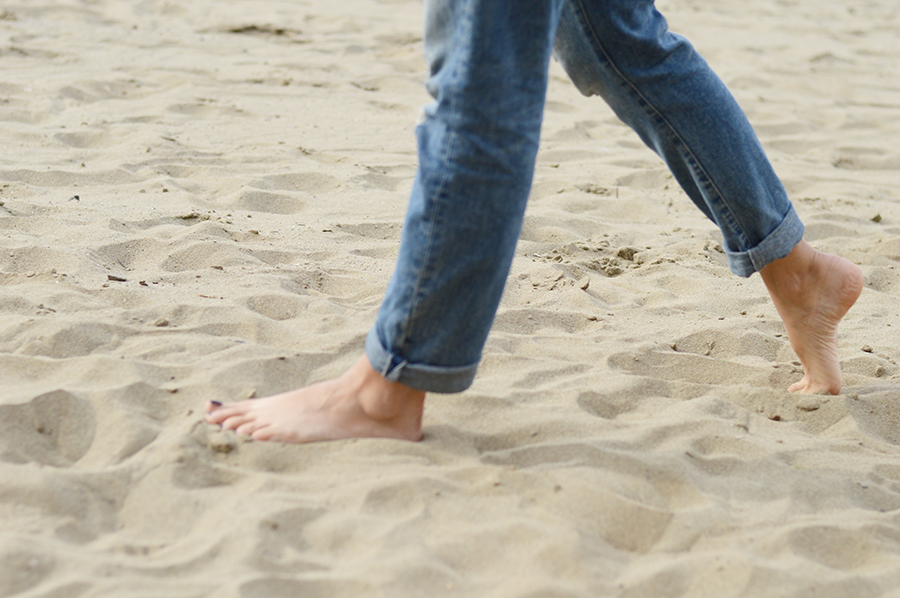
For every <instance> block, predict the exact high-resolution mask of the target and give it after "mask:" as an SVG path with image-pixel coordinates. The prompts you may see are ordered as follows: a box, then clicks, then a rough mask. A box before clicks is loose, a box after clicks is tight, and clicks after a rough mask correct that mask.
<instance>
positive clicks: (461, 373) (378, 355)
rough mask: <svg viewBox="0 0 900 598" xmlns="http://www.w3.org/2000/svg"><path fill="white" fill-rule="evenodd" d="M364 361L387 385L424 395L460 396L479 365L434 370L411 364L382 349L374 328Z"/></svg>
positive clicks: (437, 367)
mask: <svg viewBox="0 0 900 598" xmlns="http://www.w3.org/2000/svg"><path fill="white" fill-rule="evenodd" d="M366 357H368V358H369V363H371V364H372V368H373V369H375V370H376V371H377V372H378V373H380V374H381V375H382V376H384V378H385V379H386V380H388V381H389V382H399V383H401V384H405V385H406V386H409V387H410V388H415V389H416V390H423V391H425V392H438V393H453V392H462V391H464V390H466V389H467V388H469V387H470V386H471V385H472V382H473V381H474V380H475V372H476V371H478V364H477V363H474V364H472V365H464V366H437V365H426V364H421V363H410V362H408V361H406V360H405V359H403V358H402V357H400V356H399V355H395V354H393V353H391V352H390V351H388V350H387V349H385V348H384V346H383V345H382V344H381V341H380V340H379V339H378V333H377V331H376V330H375V328H374V327H373V328H372V330H370V331H369V335H368V336H367V337H366Z"/></svg>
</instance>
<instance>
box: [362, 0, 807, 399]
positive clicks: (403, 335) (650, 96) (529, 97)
mask: <svg viewBox="0 0 900 598" xmlns="http://www.w3.org/2000/svg"><path fill="white" fill-rule="evenodd" d="M425 4H426V8H425V21H426V24H425V56H426V60H427V63H428V65H429V76H428V79H427V82H426V87H427V89H428V91H429V93H430V94H431V95H432V96H433V98H434V102H433V103H431V104H430V105H428V106H427V107H426V109H425V120H424V122H423V123H422V124H421V125H420V126H419V127H418V128H417V130H416V135H417V138H418V144H419V168H418V171H417V174H416V178H415V182H414V184H413V190H412V194H411V199H410V204H409V208H408V212H407V215H406V220H405V224H404V228H403V234H402V238H401V242H400V253H399V257H398V263H397V267H396V270H395V273H394V275H393V277H392V279H391V282H390V284H389V286H388V289H387V292H386V296H385V299H384V301H383V303H382V306H381V309H380V311H379V314H378V317H377V320H376V322H375V325H374V327H373V328H372V330H371V331H370V333H369V336H368V338H367V339H366V355H367V356H368V358H369V361H370V362H371V364H372V366H373V367H374V368H375V369H376V370H378V371H379V372H381V374H382V375H383V376H384V377H385V378H386V379H388V380H390V381H396V382H401V383H403V384H405V385H407V386H410V387H413V388H417V389H420V390H424V391H429V392H459V391H462V390H465V389H466V388H467V387H468V386H469V385H470V384H471V383H472V380H473V379H474V377H475V372H476V370H477V367H478V363H479V361H480V358H481V351H482V349H483V347H484V343H485V341H486V340H487V335H488V331H489V330H490V327H491V324H492V322H493V319H494V315H495V313H496V310H497V307H498V305H499V303H500V297H501V294H502V292H503V287H504V284H505V281H506V277H507V275H508V273H509V269H510V265H511V263H512V258H513V254H514V251H515V246H516V242H517V240H518V236H519V233H520V231H521V227H522V221H523V216H524V212H525V204H526V201H527V198H528V194H529V190H530V187H531V180H532V176H533V173H534V164H535V157H536V155H537V150H538V141H539V136H540V127H541V119H542V116H543V107H544V98H545V95H546V89H547V76H548V73H547V71H548V66H549V60H550V57H551V54H552V53H555V55H556V57H557V59H558V60H559V61H560V63H561V64H562V65H563V67H564V68H565V69H566V72H567V73H568V74H569V76H570V77H571V79H572V81H573V82H574V83H575V85H576V86H577V88H578V89H579V90H580V91H581V92H582V93H584V94H585V95H600V96H601V97H602V98H603V99H604V100H605V101H606V102H607V103H608V104H609V105H610V106H611V107H612V108H613V110H614V111H615V112H616V114H617V115H618V116H619V118H621V119H622V120H623V121H624V122H625V123H627V124H628V125H629V126H631V127H632V128H633V129H634V130H635V131H636V132H637V133H638V135H639V136H640V137H641V139H642V140H643V141H644V142H645V143H646V144H647V145H648V146H649V147H650V148H651V149H653V150H654V151H655V152H656V153H657V154H659V155H660V156H661V157H662V159H663V160H664V161H665V162H666V164H667V165H668V167H669V168H670V169H671V171H672V173H673V175H674V176H675V178H676V180H677V181H678V183H679V184H680V185H681V186H682V188H683V189H684V190H685V192H686V193H687V195H688V196H689V197H690V198H691V200H692V201H693V202H694V203H695V204H696V205H697V206H698V207H699V208H700V209H701V210H702V211H703V213H704V214H706V216H707V217H709V218H710V219H711V220H712V221H713V222H715V223H716V224H717V225H718V226H719V228H720V229H721V231H722V234H723V237H724V240H725V243H724V245H725V251H726V254H727V255H728V259H729V264H730V267H731V269H732V271H733V272H734V273H735V274H737V275H739V276H750V275H751V274H752V273H753V272H756V271H758V270H760V269H762V268H763V267H764V266H766V265H767V264H769V263H771V262H772V261H774V260H776V259H779V258H782V257H784V256H786V255H787V254H788V253H789V252H790V251H791V250H792V249H793V247H794V246H795V245H796V244H797V243H798V242H799V241H800V240H801V238H802V236H803V225H802V224H801V222H800V220H799V218H798V217H797V215H796V213H795V212H794V209H793V207H792V205H791V203H790V201H789V200H788V198H787V194H786V193H785V190H784V188H783V186H782V185H781V183H780V181H779V180H778V178H777V177H776V175H775V173H774V171H773V170H772V167H771V165H770V164H769V162H768V160H767V158H766V156H765V154H764V153H763V150H762V147H761V146H760V144H759V141H758V140H757V138H756V135H755V134H754V133H753V130H752V128H751V127H750V124H749V123H748V122H747V119H746V117H745V116H744V113H743V112H742V111H741V109H740V108H739V107H738V105H737V104H736V102H735V101H734V99H733V98H732V96H731V94H730V93H729V92H728V90H727V89H726V88H725V86H724V85H723V84H722V82H721V81H720V80H719V78H718V77H717V76H716V75H715V74H714V73H713V72H712V71H711V70H710V69H709V67H708V66H707V64H706V62H705V61H704V60H703V59H702V58H701V57H700V56H699V55H698V54H697V53H696V52H695V51H694V49H693V48H692V47H691V45H690V44H689V43H688V42H687V41H686V40H685V39H684V38H682V37H680V36H677V35H675V34H673V33H671V32H669V31H668V29H667V25H666V21H665V19H664V18H663V17H662V15H661V14H659V13H658V12H657V11H656V9H655V7H654V5H653V1H652V0H426V3H425Z"/></svg>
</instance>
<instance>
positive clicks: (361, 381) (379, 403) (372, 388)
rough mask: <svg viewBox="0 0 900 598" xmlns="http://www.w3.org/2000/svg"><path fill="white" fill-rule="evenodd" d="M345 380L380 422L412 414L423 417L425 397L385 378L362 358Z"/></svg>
mask: <svg viewBox="0 0 900 598" xmlns="http://www.w3.org/2000/svg"><path fill="white" fill-rule="evenodd" d="M346 376H347V377H348V378H349V381H350V384H351V385H352V387H353V389H354V394H355V396H356V397H357V400H358V401H359V405H360V407H361V408H362V410H363V411H364V412H365V414H366V415H367V416H368V417H370V418H372V419H374V420H378V421H384V422H387V421H392V420H396V419H402V418H404V417H406V416H408V415H409V414H410V413H413V414H416V413H418V414H419V415H421V412H422V410H423V408H424V402H425V393H424V392H422V391H419V390H416V389H414V388H410V387H409V386H406V385H405V384H401V383H399V382H391V381H389V380H387V379H385V378H384V376H382V375H381V374H380V373H378V372H377V371H376V370H375V369H374V368H372V365H371V363H369V360H368V358H367V357H366V356H365V355H363V356H362V357H361V358H360V359H359V361H357V362H356V364H355V365H354V366H353V367H352V368H350V370H349V371H348V372H347V374H346Z"/></svg>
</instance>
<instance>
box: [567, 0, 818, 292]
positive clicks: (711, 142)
mask: <svg viewBox="0 0 900 598" xmlns="http://www.w3.org/2000/svg"><path fill="white" fill-rule="evenodd" d="M554 49H555V53H556V56H557V58H558V59H559V60H560V62H561V63H562V65H563V67H564V68H565V69H566V71H567V73H568V74H569V76H570V77H571V78H572V81H573V82H574V83H575V85H576V86H577V87H578V89H579V90H580V91H581V92H582V93H584V94H585V95H595V94H596V95H600V96H601V97H603V99H604V100H606V102H607V103H609V105H610V106H611V107H612V108H613V110H614V111H615V112H616V114H617V115H618V116H619V118H621V119H622V120H623V121H624V122H625V123H627V124H628V125H629V126H631V127H632V128H633V129H634V130H635V131H637V133H638V135H639V136H640V137H641V139H643V141H644V142H645V143H646V144H647V145H648V146H649V147H650V148H651V149H653V150H654V151H655V152H656V153H657V154H659V155H660V156H661V157H662V158H663V160H665V162H666V164H667V165H668V167H669V168H670V170H671V171H672V173H673V175H674V176H675V178H676V180H677V181H678V183H679V184H680V185H681V187H682V188H683V189H684V190H685V192H686V193H687V194H688V196H689V197H690V198H691V200H692V201H693V202H694V203H695V204H696V205H697V206H698V207H699V208H700V209H701V210H702V211H703V213H704V214H706V216H707V217H709V218H710V219H711V220H712V221H713V222H715V223H716V224H717V225H718V226H719V228H720V229H721V231H722V234H723V236H724V238H725V251H726V253H727V255H728V258H729V263H730V266H731V269H732V271H733V272H734V273H735V274H738V275H739V276H750V275H751V274H752V273H753V272H756V271H759V270H760V269H762V268H763V267H764V266H766V265H767V264H769V263H771V262H772V261H774V260H776V259H779V258H782V257H784V256H786V255H787V254H788V253H789V252H790V251H791V249H793V247H794V246H795V245H796V244H797V243H798V242H799V241H800V239H801V238H802V237H803V225H802V223H801V222H800V219H799V218H798V217H797V215H796V213H795V212H794V209H793V206H792V205H791V203H790V201H789V200H788V198H787V194H786V192H785V190H784V187H783V185H782V184H781V182H780V181H779V180H778V177H777V176H776V175H775V172H774V170H773V169H772V167H771V165H770V163H769V161H768V159H767V158H766V156H765V153H764V152H763V149H762V146H761V145H760V143H759V140H758V139H757V137H756V134H755V133H754V132H753V129H752V128H751V126H750V123H749V122H748V121H747V118H746V116H745V115H744V113H743V111H742V110H741V109H740V107H739V106H738V105H737V103H736V102H735V100H734V98H733V97H732V96H731V94H730V93H729V92H728V90H727V89H726V88H725V86H724V84H723V83H722V82H721V80H719V78H718V77H717V76H716V75H715V73H713V72H712V70H711V69H710V68H709V66H708V65H707V64H706V62H705V61H704V60H703V59H702V58H701V57H700V56H699V55H698V54H697V52H696V51H694V49H693V47H692V46H691V45H690V44H689V43H688V42H687V40H685V39H684V38H682V37H680V36H678V35H676V34H673V33H671V32H669V31H668V28H667V25H666V21H665V19H664V18H663V16H662V15H661V14H660V13H659V12H657V10H656V8H655V7H654V4H653V0H566V2H565V6H564V8H563V11H562V16H561V17H560V24H559V28H558V31H557V36H556V42H555V48H554Z"/></svg>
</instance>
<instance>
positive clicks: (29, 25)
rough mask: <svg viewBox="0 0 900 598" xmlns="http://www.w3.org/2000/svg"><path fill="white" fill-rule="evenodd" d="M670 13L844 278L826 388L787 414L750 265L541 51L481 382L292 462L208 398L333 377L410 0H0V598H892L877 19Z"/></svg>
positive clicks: (382, 192) (401, 195)
mask: <svg viewBox="0 0 900 598" xmlns="http://www.w3.org/2000/svg"><path fill="white" fill-rule="evenodd" d="M659 5H660V8H661V9H662V10H663V11H664V12H665V13H666V14H667V16H668V17H669V21H670V25H671V27H672V29H673V30H675V31H678V32H681V33H684V34H686V35H687V36H688V37H689V38H690V39H691V40H692V41H693V42H694V44H695V45H696V47H697V48H698V49H699V50H700V52H701V53H702V54H703V55H704V56H705V57H707V59H708V60H709V61H710V63H711V64H712V66H713V68H714V69H715V70H716V71H717V72H719V74H720V75H721V77H722V78H723V80H724V81H725V82H726V84H728V85H729V87H730V88H731V89H732V91H733V92H734V94H735V96H736V97H737V98H738V100H739V102H740V103H741V104H742V106H743V107H744V108H745V110H746V112H747V114H748V116H749V117H750V119H751V122H752V123H753V124H754V126H755V127H756V129H757V131H758V133H759V135H760V138H761V140H762V142H763V144H764V145H765V147H766V149H767V151H768V152H769V154H770V157H771V159H772V162H773V164H774V166H775V168H776V170H777V171H778V173H779V175H780V176H781V177H782V178H783V180H784V182H785V185H786V187H787V189H788V191H789V192H790V195H791V197H792V199H793V200H794V201H795V205H796V208H797V210H798V212H799V213H800V215H801V217H802V218H803V220H804V221H805V223H806V224H807V239H808V240H809V241H810V242H811V243H813V245H814V246H816V247H818V248H822V249H825V250H828V251H831V252H834V253H838V254H840V255H843V256H845V257H847V258H849V259H851V260H853V261H855V262H857V263H859V264H860V265H861V266H862V268H863V269H864V271H865V275H866V287H865V289H864V291H863V293H862V296H861V298H860V300H859V303H858V304H857V305H856V307H855V308H854V309H853V310H852V311H851V312H850V314H849V315H848V316H847V318H846V319H845V321H844V322H843V325H842V327H841V329H840V337H839V347H840V357H841V362H842V365H843V370H844V373H845V388H844V392H843V393H842V394H841V395H840V396H834V397H821V396H815V397H802V396H796V395H791V394H788V393H787V392H786V391H785V390H784V389H785V388H786V387H787V386H788V385H789V384H790V383H791V382H793V381H795V380H798V379H799V378H800V377H801V371H800V368H799V362H797V361H796V356H795V355H794V354H793V352H792V350H791V348H790V346H789V344H788V341H787V339H786V336H785V334H784V330H783V327H782V324H781V323H780V320H779V319H778V317H777V314H776V313H775V310H774V308H773V307H772V305H771V303H770V302H769V300H768V297H767V294H766V292H765V289H764V287H763V285H762V282H761V280H760V279H759V277H758V276H754V277H752V278H750V279H746V280H745V279H740V278H737V277H735V276H733V275H732V274H731V273H730V272H729V270H728V268H727V265H726V260H725V256H724V255H723V253H722V251H721V244H720V243H721V238H720V236H719V234H718V232H717V230H716V229H715V227H714V226H713V225H712V224H711V223H709V222H708V221H707V220H705V219H704V218H703V216H702V215H701V214H700V212H699V211H698V210H696V208H694V206H693V205H692V204H691V203H690V201H689V200H688V199H687V198H686V196H685V195H684V194H683V193H682V192H681V191H680V190H679V189H678V187H677V185H676V184H675V183H674V181H673V179H672V177H671V176H670V175H669V174H668V172H667V171H666V169H665V168H664V167H663V165H662V163H661V161H660V160H659V159H658V158H657V157H656V156H655V155H653V154H652V153H651V152H650V151H649V150H647V149H646V148H644V147H643V146H642V145H641V143H640V142H639V141H638V139H637V138H636V136H635V135H634V134H633V133H632V132H631V131H630V130H629V129H627V128H626V127H625V126H624V125H622V124H621V123H619V122H618V121H617V119H616V118H615V117H614V116H613V114H612V113H611V111H610V110H609V109H608V108H607V107H606V106H605V105H604V104H603V103H602V101H600V100H598V99H596V98H584V97H582V96H580V95H579V94H578V92H577V91H576V90H575V89H574V88H573V86H572V85H571V84H570V83H569V82H568V80H567V78H566V76H565V74H564V73H563V71H562V70H561V69H560V67H559V66H558V65H556V64H554V65H553V66H552V72H551V85H550V91H549V96H548V104H547V110H546V120H545V128H544V133H543V141H542V148H541V153H540V155H539V158H538V167H537V171H536V176H535V184H534V189H533V193H532V198H531V202H530V206H529V209H528V214H527V217H526V222H525V227H524V231H523V235H522V240H521V242H520V244H519V246H518V249H517V254H516V259H515V262H514V265H513V269H512V273H511V276H510V279H509V283H508V286H507V291H506V294H505V297H504V300H503V304H502V307H501V309H500V311H499V314H498V316H497V320H496V325H495V327H494V330H493V332H492V334H491V337H490V339H489V341H488V344H487V347H486V351H485V356H484V362H483V366H482V368H481V371H480V374H479V377H478V379H477V381H476V382H475V384H474V386H473V387H472V388H471V389H470V390H469V391H467V392H465V393H463V394H460V395H433V396H431V397H430V398H429V400H428V402H427V406H426V415H425V422H424V423H425V438H424V441H423V442H421V443H418V444H410V443H401V442H393V441H383V440H358V441H345V442H333V443H325V444H319V445H313V446H283V445H270V444H265V443H252V442H247V441H244V440H241V439H239V438H237V437H236V436H234V435H233V434H231V433H222V432H219V431H218V430H217V429H214V428H212V427H210V426H207V425H206V424H204V423H202V421H201V410H202V405H203V403H204V401H205V400H207V399H216V400H232V399H236V398H246V397H251V396H263V395H266V394H271V393H275V392H278V391H283V390H287V389H290V388H293V387H297V386H299V385H303V384H306V383H309V382H312V381H316V380H321V379H324V378H327V377H330V376H333V375H336V374H338V373H340V372H341V371H343V370H344V369H345V368H346V367H348V366H349V365H350V364H351V363H353V362H354V361H355V359H356V357H357V356H358V355H359V353H360V351H361V347H362V343H363V339H364V337H365V334H366V333H367V331H368V328H369V326H370V325H371V323H372V321H373V319H374V317H375V313H376V310H377V308H378V305H379V302H380V299H381V296H382V293H383V292H384V288H385V286H386V284H387V280H388V277H389V276H390V273H391V270H392V267H393V261H394V258H395V255H396V251H397V242H398V238H399V234H400V228H401V223H402V217H403V213H404V210H405V204H406V199H407V194H408V192H409V189H410V187H411V185H412V178H413V175H414V172H415V167H416V153H415V152H416V150H415V140H414V135H413V129H414V126H415V122H416V120H417V118H418V115H419V113H420V111H421V106H422V105H424V104H425V103H427V102H428V99H429V98H428V97H427V95H426V93H425V91H424V89H423V87H422V78H423V73H424V70H425V69H424V64H423V60H422V57H421V54H422V52H421V10H422V7H421V3H420V2H417V1H413V0H382V1H376V0H350V1H349V2H325V1H322V0H291V1H287V0H284V1H275V0H230V1H222V0H219V1H216V2H214V1H212V0H193V1H191V2H170V1H168V0H141V1H137V0H131V1H126V0H54V1H47V2H43V3H36V2H33V1H32V0H0V67H2V70H0V134H2V139H3V147H4V150H3V152H2V154H0V390H2V393H0V598H6V597H10V596H17V597H23V598H25V597H27V598H39V597H40V598H76V597H78V598H80V597H83V598H89V597H95V596H115V597H117V598H139V597H140V598H150V597H153V598H155V597H160V598H162V597H164V596H165V597H166V598H182V597H184V598H192V597H206V596H210V597H240V598H251V597H257V596H259V597H266V598H281V597H285V598H286V597H289V596H290V597H295V596H304V597H305V596H310V597H332V596H334V597H338V596H340V597H343V596H353V597H376V596H384V597H411V596H429V597H430V596H466V597H473V596H477V597H496V598H515V597H521V598H526V597H532V598H549V597H585V598H587V597H596V596H617V597H622V598H638V597H648V598H658V597H685V598H699V597H709V596H716V597H717V598H730V597H738V596H740V597H757V596H758V597H765V598H776V597H792V598H796V597H806V596H810V597H811V596H816V597H819V598H822V597H833V598H846V597H848V596H853V597H854V598H865V597H870V596H872V597H874V596H889V597H890V596H893V597H894V598H896V597H898V596H900V590H898V588H900V447H898V443H900V404H898V398H900V365H898V361H900V345H898V343H897V333H898V332H900V270H898V266H900V205H898V203H900V144H898V139H900V59H898V56H900V37H898V35H897V31H898V30H900V9H898V7H897V4H896V1H895V0H863V1H862V2H857V3H853V4H852V5H851V4H848V3H842V2H839V3H831V4H827V5H823V4H822V3H821V2H814V1H813V0H792V1H791V2H787V1H785V0H761V1H760V2H754V3H750V4H747V3H734V2H726V1H725V0H706V1H700V0H664V1H662V0H661V1H660V4H659Z"/></svg>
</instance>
